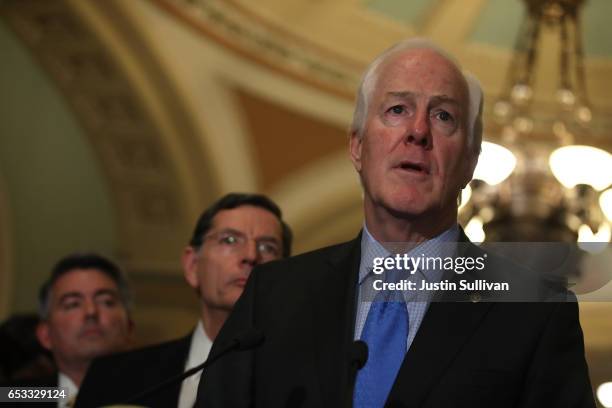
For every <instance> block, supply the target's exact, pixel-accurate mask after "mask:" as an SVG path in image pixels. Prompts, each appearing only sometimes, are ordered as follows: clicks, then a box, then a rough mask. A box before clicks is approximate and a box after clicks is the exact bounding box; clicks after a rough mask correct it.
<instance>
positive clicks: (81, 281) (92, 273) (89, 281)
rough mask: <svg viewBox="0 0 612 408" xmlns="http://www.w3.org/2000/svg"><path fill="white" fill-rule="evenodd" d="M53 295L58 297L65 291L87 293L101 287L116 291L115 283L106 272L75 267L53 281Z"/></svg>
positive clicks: (101, 288)
mask: <svg viewBox="0 0 612 408" xmlns="http://www.w3.org/2000/svg"><path fill="white" fill-rule="evenodd" d="M51 289H52V293H53V295H54V297H56V298H57V297H60V296H62V294H64V293H66V292H75V293H83V294H85V293H89V292H92V293H94V292H97V291H99V290H103V289H109V290H112V291H118V286H117V283H116V282H115V281H114V280H113V279H112V278H111V277H110V276H108V275H107V274H105V273H104V272H102V271H100V270H99V269H96V268H86V269H81V268H75V269H71V270H69V271H67V272H65V273H64V274H62V275H61V276H60V277H59V278H57V280H56V281H55V282H54V283H53V286H52V288H51Z"/></svg>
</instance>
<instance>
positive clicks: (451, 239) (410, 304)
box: [354, 223, 459, 351]
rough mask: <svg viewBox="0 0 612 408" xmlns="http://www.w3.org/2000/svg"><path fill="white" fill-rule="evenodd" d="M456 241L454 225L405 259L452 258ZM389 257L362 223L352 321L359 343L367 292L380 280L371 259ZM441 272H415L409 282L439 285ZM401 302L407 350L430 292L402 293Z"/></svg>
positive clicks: (369, 302)
mask: <svg viewBox="0 0 612 408" xmlns="http://www.w3.org/2000/svg"><path fill="white" fill-rule="evenodd" d="M458 238H459V227H458V225H457V224H455V225H453V226H452V227H451V228H449V229H448V230H446V231H444V232H443V233H441V234H440V235H438V236H436V237H434V238H432V239H430V240H429V241H425V242H423V243H421V244H420V245H418V246H417V247H415V248H413V249H412V250H410V251H409V252H407V255H408V256H414V257H421V256H424V257H441V258H444V257H446V256H452V254H454V253H455V252H456V248H457V240H458ZM388 256H394V254H393V255H392V254H391V253H390V252H389V251H388V250H387V249H386V248H385V247H384V246H383V245H382V244H381V243H380V242H378V241H376V240H375V239H374V237H372V235H370V232H369V231H368V228H367V227H366V225H365V223H364V226H363V234H362V235H361V263H360V265H359V287H358V298H357V314H356V318H355V319H356V320H355V336H354V339H355V340H358V339H359V338H360V337H361V332H362V331H363V326H364V325H365V322H366V319H367V317H368V312H369V311H370V306H371V305H372V300H371V299H372V297H371V296H367V295H366V293H368V291H369V293H371V290H372V289H371V287H372V282H373V281H374V280H375V279H380V277H379V276H378V275H376V274H374V272H372V266H373V262H374V258H376V257H382V258H386V257H388ZM443 273H444V271H440V270H433V269H430V270H425V271H423V270H421V269H418V270H417V271H416V272H415V274H414V275H413V276H412V278H411V280H414V281H417V282H418V281H420V280H426V281H427V282H440V280H441V279H442V276H443ZM402 294H403V296H404V300H405V302H406V307H407V309H408V316H409V322H410V325H409V327H408V338H407V339H406V351H407V350H408V349H410V345H411V344H412V341H413V340H414V337H415V336H416V334H417V332H418V330H419V327H420V326H421V322H422V321H423V317H424V316H425V313H426V312H427V308H428V307H429V304H430V303H431V293H428V292H424V291H403V292H402Z"/></svg>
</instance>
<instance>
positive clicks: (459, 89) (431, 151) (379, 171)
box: [350, 50, 473, 219]
mask: <svg viewBox="0 0 612 408" xmlns="http://www.w3.org/2000/svg"><path fill="white" fill-rule="evenodd" d="M467 110H468V91H467V84H466V83H465V80H464V78H463V76H462V75H461V73H460V72H458V71H457V69H456V68H455V67H454V66H452V65H451V64H450V63H449V62H448V61H446V59H444V58H443V57H441V56H440V55H438V54H436V53H435V52H433V51H431V50H410V51H407V52H405V53H402V54H399V55H397V56H393V57H391V58H390V59H389V60H387V62H386V63H383V65H382V66H380V67H379V71H378V80H377V81H376V84H375V86H374V89H373V91H372V94H371V95H370V99H369V105H368V113H367V117H366V121H365V126H364V131H363V136H362V137H361V138H360V137H359V136H358V135H357V134H353V135H351V144H350V150H351V160H352V161H353V164H354V166H355V168H356V169H357V171H358V172H359V174H360V176H361V179H362V182H363V185H364V189H365V204H366V206H365V208H366V214H367V213H368V211H372V210H373V211H375V210H376V209H380V208H384V209H386V210H387V211H389V212H391V213H393V214H396V215H400V216H402V217H419V216H423V215H429V216H431V217H432V219H434V218H443V219H450V218H452V217H455V219H456V208H457V204H456V200H457V196H458V194H459V191H460V190H461V189H462V188H463V187H464V186H465V185H466V184H467V183H468V182H469V181H470V179H471V177H472V173H473V161H471V160H470V156H469V155H468V149H467V139H466V138H467V135H466V129H467V123H466V121H467V117H468V111H467Z"/></svg>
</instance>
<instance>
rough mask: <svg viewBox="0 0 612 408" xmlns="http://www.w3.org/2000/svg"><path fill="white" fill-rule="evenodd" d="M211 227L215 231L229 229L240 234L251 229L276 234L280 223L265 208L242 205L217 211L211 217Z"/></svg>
mask: <svg viewBox="0 0 612 408" xmlns="http://www.w3.org/2000/svg"><path fill="white" fill-rule="evenodd" d="M212 227H213V228H214V229H216V230H223V229H231V230H235V231H241V232H247V231H251V230H253V229H257V230H270V232H276V231H278V230H279V228H280V221H279V220H278V218H277V217H276V215H274V214H273V213H271V212H270V211H268V210H267V209H265V208H262V207H258V206H254V205H242V206H239V207H236V208H231V209H224V210H221V211H219V212H218V213H217V214H215V216H214V217H213V220H212Z"/></svg>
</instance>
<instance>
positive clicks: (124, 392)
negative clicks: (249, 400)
mask: <svg viewBox="0 0 612 408" xmlns="http://www.w3.org/2000/svg"><path fill="white" fill-rule="evenodd" d="M291 241H292V233H291V230H290V228H289V226H288V225H287V224H286V223H285V222H284V221H283V220H282V214H281V211H280V209H279V208H278V206H277V205H276V204H275V203H274V202H273V201H272V200H270V199H269V198H267V197H266V196H263V195H259V194H239V193H231V194H228V195H226V196H224V197H222V198H221V199H220V200H218V201H217V202H215V203H214V204H213V205H212V206H210V207H209V208H208V209H207V210H205V211H204V212H203V213H202V215H201V216H200V218H199V219H198V222H197V224H196V226H195V229H194V232H193V235H192V237H191V240H190V241H189V245H188V246H187V247H186V248H185V250H184V252H183V257H182V265H183V271H184V275H185V280H186V281H187V283H188V284H189V286H191V287H192V288H193V289H194V290H195V291H196V293H197V295H198V298H199V299H200V321H199V322H198V324H197V326H196V328H195V329H194V331H193V332H192V333H190V334H189V335H188V336H186V337H183V338H181V339H178V340H174V341H171V342H167V343H162V344H159V345H155V346H151V347H147V348H144V349H141V350H136V351H132V352H128V353H121V354H116V355H113V356H109V357H106V358H103V359H99V360H96V361H94V363H93V364H92V366H91V368H90V370H89V372H88V373H87V376H86V377H85V380H84V382H83V385H82V387H81V391H80V392H79V398H78V400H77V404H76V406H77V407H79V406H82V407H89V406H100V405H106V404H117V403H121V402H125V401H126V400H128V399H130V398H131V397H132V396H134V395H136V394H138V393H140V392H141V391H144V390H147V389H149V388H151V387H154V386H155V385H157V384H159V383H161V382H163V381H164V380H166V379H168V378H170V377H173V376H174V375H178V374H180V373H182V372H184V371H187V370H188V369H190V368H193V367H195V366H197V365H199V364H200V363H202V362H203V361H205V360H206V358H207V356H208V353H209V351H210V348H211V345H212V342H213V341H214V339H215V337H216V336H217V333H218V332H219V330H220V329H221V326H223V323H224V322H225V320H226V318H227V317H228V315H229V313H230V311H231V310H232V307H233V306H234V303H235V302H236V300H238V298H239V297H240V295H241V294H242V291H243V289H244V286H245V284H246V281H247V279H248V277H249V274H250V273H251V269H253V267H254V266H255V265H258V264H261V263H265V262H269V261H273V260H276V259H280V258H283V257H287V256H289V255H290V252H291ZM199 380H200V375H199V374H196V375H193V376H191V377H189V378H187V379H186V380H184V381H183V382H181V383H177V384H174V385H172V386H171V387H169V388H165V389H160V390H159V391H158V392H155V393H151V394H150V395H148V396H145V397H144V398H142V399H140V400H136V401H130V403H135V404H140V405H145V406H149V407H171V406H178V407H179V408H183V407H189V408H191V407H193V405H194V402H195V398H196V393H197V387H198V383H199Z"/></svg>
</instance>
